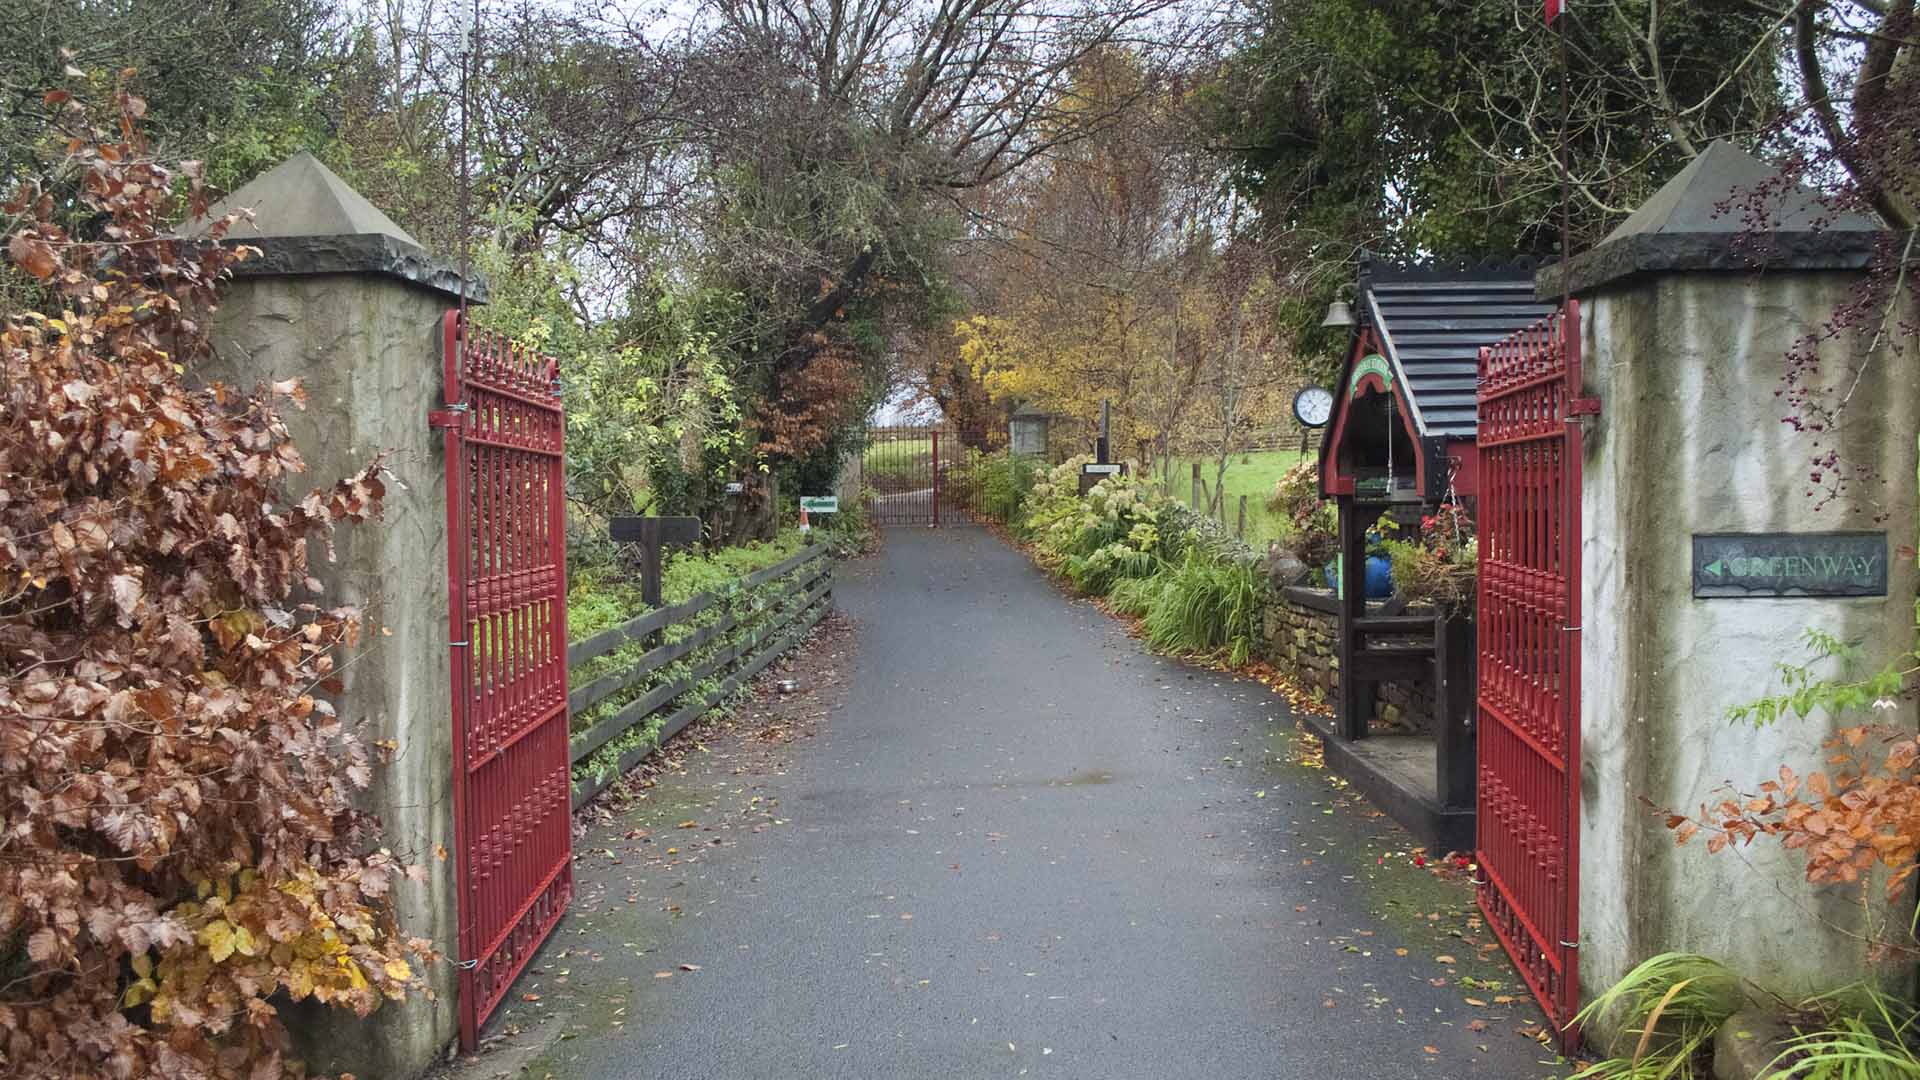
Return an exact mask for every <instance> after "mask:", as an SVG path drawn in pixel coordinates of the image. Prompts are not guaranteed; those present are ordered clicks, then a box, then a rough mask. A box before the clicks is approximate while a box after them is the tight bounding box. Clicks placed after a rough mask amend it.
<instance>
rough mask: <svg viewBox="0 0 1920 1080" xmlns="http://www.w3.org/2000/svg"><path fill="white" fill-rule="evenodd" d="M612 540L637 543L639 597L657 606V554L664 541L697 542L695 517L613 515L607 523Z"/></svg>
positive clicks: (667, 542) (697, 523)
mask: <svg viewBox="0 0 1920 1080" xmlns="http://www.w3.org/2000/svg"><path fill="white" fill-rule="evenodd" d="M607 532H608V534H609V535H610V536H612V537H613V539H614V540H615V541H616V542H619V543H625V544H639V545H640V597H641V599H643V600H645V601H646V602H647V606H649V607H656V608H657V607H659V606H660V556H661V552H662V551H663V549H665V547H666V546H667V545H668V544H678V545H680V546H682V547H685V546H686V545H688V544H696V543H699V541H700V519H699V518H696V517H617V518H614V519H613V520H612V521H610V522H608V523H607Z"/></svg>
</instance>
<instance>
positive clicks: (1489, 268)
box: [1360, 257, 1554, 438]
mask: <svg viewBox="0 0 1920 1080" xmlns="http://www.w3.org/2000/svg"><path fill="white" fill-rule="evenodd" d="M1539 269H1540V263H1539V262H1538V261H1536V260H1534V259H1531V258H1525V257H1522V258H1520V259H1516V260H1514V261H1512V262H1502V263H1479V264H1460V265H1445V264H1442V265H1417V266H1391V265H1377V264H1376V265H1371V266H1367V265H1363V266H1362V269H1361V276H1360V302H1361V305H1362V307H1363V311H1364V317H1365V318H1366V319H1368V320H1370V321H1371V322H1372V323H1373V325H1374V326H1375V327H1377V328H1378V329H1379V331H1380V337H1381V338H1382V339H1383V347H1384V348H1385V349H1386V352H1387V359H1388V360H1390V361H1391V362H1392V363H1393V365H1394V367H1395V369H1396V370H1397V371H1398V372H1399V377H1400V379H1401V380H1402V382H1403V383H1404V384H1405V386H1406V388H1407V396H1408V397H1409V398H1410V399H1411V400H1412V402H1413V409H1414V415H1415V419H1416V421H1417V423H1418V426H1419V429H1420V431H1421V433H1422V434H1425V435H1438V436H1448V437H1452V438H1472V437H1473V433H1474V432H1475V430H1477V429H1478V427H1479V409H1478V406H1477V405H1476V403H1475V401H1474V383H1475V380H1476V379H1477V378H1478V376H1479V363H1480V349H1481V347H1482V346H1485V345H1492V344H1494V343H1496V342H1498V341H1500V340H1501V339H1502V338H1504V337H1506V336H1507V335H1509V334H1511V333H1513V332H1514V331H1516V330H1519V329H1522V328H1524V327H1527V326H1531V325H1533V324H1534V323H1536V322H1538V321H1540V320H1541V319H1544V318H1546V317H1547V316H1548V315H1550V314H1552V313H1553V307H1554V305H1552V304H1548V303H1540V302H1538V301H1536V300H1535V299H1534V298H1533V290H1534V281H1533V279H1534V274H1535V273H1536V272H1538V270H1539Z"/></svg>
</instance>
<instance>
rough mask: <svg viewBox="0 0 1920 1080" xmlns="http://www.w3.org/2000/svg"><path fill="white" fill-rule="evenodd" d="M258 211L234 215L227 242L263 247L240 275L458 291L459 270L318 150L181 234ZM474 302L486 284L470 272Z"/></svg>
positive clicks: (271, 173)
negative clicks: (361, 279)
mask: <svg viewBox="0 0 1920 1080" xmlns="http://www.w3.org/2000/svg"><path fill="white" fill-rule="evenodd" d="M243 210H250V211H252V212H253V220H251V221H248V220H245V219H244V218H243V219H241V220H239V221H236V222H235V223H234V225H233V227H232V228H231V229H230V230H228V232H227V234H226V237H225V239H226V241H227V242H229V243H238V244H246V245H248V246H250V247H254V248H258V249H259V250H260V255H259V256H257V257H255V258H252V259H249V260H247V261H246V262H243V263H240V264H238V265H237V266H235V267H234V276H236V277H261V276H279V277H285V276H294V275H301V274H339V273H367V274H377V275H384V276H389V277H397V278H400V279H402V280H405V281H410V282H412V283H414V284H416V285H421V286H424V287H426V288H428V289H432V290H434V291H437V292H443V293H448V294H450V295H451V296H454V297H458V296H459V295H460V293H461V292H462V291H463V288H462V281H461V277H460V274H459V272H458V271H456V270H455V269H453V268H451V267H449V266H447V265H446V263H444V262H443V261H441V260H439V259H436V258H434V257H433V256H432V255H430V254H428V253H427V252H426V250H425V249H423V248H422V247H421V246H420V243H419V241H417V240H415V239H414V238H413V237H412V236H411V235H409V234H408V232H407V231H406V230H405V229H403V228H401V227H400V226H399V224H398V223H396V222H395V221H394V220H393V219H392V218H390V217H388V216H387V215H386V214H384V213H382V212H381V210H380V208H379V207H377V206H375V205H373V204H372V203H370V202H368V201H367V199H366V197H365V196H363V195H361V194H360V193H359V192H357V191H355V190H353V188H352V187H350V186H348V184H347V182H346V181H344V180H342V179H340V177H339V176H338V175H337V174H335V173H334V171H333V170H332V169H329V168H327V167H326V166H325V165H324V164H322V163H321V161H320V159H319V158H316V157H314V156H313V155H312V154H309V153H306V152H304V151H303V152H301V153H298V154H295V155H294V156H292V157H290V158H288V159H287V160H286V161H283V162H281V163H280V164H279V165H276V166H274V167H273V168H272V169H269V170H267V171H266V172H264V173H262V174H260V175H259V176H257V177H254V178H253V179H252V180H250V181H248V182H247V183H246V184H244V185H242V186H241V187H240V189H239V190H238V191H235V192H234V193H233V194H231V195H228V196H227V197H226V198H224V199H221V200H220V201H219V202H216V203H214V204H213V205H212V206H210V207H208V208H207V214H206V216H205V217H203V218H195V219H194V220H192V221H189V222H187V223H186V224H185V225H184V226H182V228H181V230H180V233H181V235H182V236H186V237H194V236H205V235H206V234H207V232H208V231H209V230H210V229H211V228H212V227H213V223H214V222H215V221H217V220H219V219H220V218H222V217H225V216H226V215H228V214H235V213H239V212H241V211H243ZM468 277H469V279H470V280H469V281H468V282H467V284H466V286H465V289H464V291H465V292H466V293H467V294H468V296H467V298H468V299H469V300H470V301H474V302H478V303H485V302H486V284H485V283H484V282H482V281H480V280H479V279H478V277H477V276H476V275H472V274H469V275H468Z"/></svg>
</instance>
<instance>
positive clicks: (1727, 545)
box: [1693, 532, 1887, 599]
mask: <svg viewBox="0 0 1920 1080" xmlns="http://www.w3.org/2000/svg"><path fill="white" fill-rule="evenodd" d="M1693 595H1694V596H1695V597H1697V598H1701V599H1741V598H1756V597H1795V596H1885V595H1887V534H1886V533H1883V532H1818V533H1706V534H1699V535H1696V536H1695V537H1694V538H1693Z"/></svg>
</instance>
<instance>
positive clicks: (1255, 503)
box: [1154, 450, 1300, 547]
mask: <svg viewBox="0 0 1920 1080" xmlns="http://www.w3.org/2000/svg"><path fill="white" fill-rule="evenodd" d="M1195 460H1196V459H1195V458H1191V457H1176V458H1174V459H1173V474H1172V475H1173V485H1172V490H1171V492H1170V493H1171V494H1172V495H1173V497H1174V498H1176V499H1179V500H1180V501H1181V502H1191V501H1192V499H1193V463H1194V461H1195ZM1197 460H1199V462H1200V478H1201V479H1202V480H1205V481H1206V483H1207V493H1208V495H1211V494H1212V493H1213V471H1214V469H1216V468H1218V466H1219V462H1218V460H1217V459H1214V458H1199V459H1197ZM1299 460H1300V451H1298V450H1256V451H1254V452H1253V453H1250V454H1235V455H1234V456H1232V457H1230V458H1228V459H1227V475H1226V487H1227V497H1226V500H1225V502H1224V506H1225V511H1224V514H1223V517H1224V518H1225V519H1226V525H1227V528H1228V529H1229V530H1231V529H1233V528H1234V527H1235V526H1236V525H1237V524H1238V521H1239V513H1240V496H1242V495H1245V496H1246V497H1247V534H1246V540H1247V542H1248V543H1250V544H1252V545H1254V546H1255V547H1260V546H1262V545H1264V544H1265V543H1266V542H1267V541H1268V540H1272V539H1276V538H1277V537H1278V536H1279V523H1278V522H1276V521H1271V520H1269V518H1268V515H1267V496H1269V495H1271V494H1273V485H1274V484H1276V483H1278V482H1279V481H1280V477H1281V474H1283V473H1285V472H1286V471H1287V470H1288V469H1291V468H1293V466H1294V464H1295V463H1296V462H1298V461H1299ZM1154 479H1155V481H1156V482H1157V481H1158V480H1159V476H1158V474H1157V473H1156V475H1155V477H1154Z"/></svg>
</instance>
